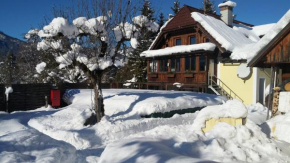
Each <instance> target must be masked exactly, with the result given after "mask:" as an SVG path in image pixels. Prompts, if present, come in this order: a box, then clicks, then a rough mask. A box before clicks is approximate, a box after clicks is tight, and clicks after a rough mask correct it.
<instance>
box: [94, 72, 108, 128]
mask: <svg viewBox="0 0 290 163" xmlns="http://www.w3.org/2000/svg"><path fill="white" fill-rule="evenodd" d="M94 92H95V99H94V101H95V102H94V109H95V112H96V118H97V123H98V122H100V121H101V119H102V117H103V116H104V115H105V109H104V98H103V93H102V87H101V75H98V79H97V82H96V83H95V85H94Z"/></svg>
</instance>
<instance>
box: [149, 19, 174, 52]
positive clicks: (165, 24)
mask: <svg viewBox="0 0 290 163" xmlns="http://www.w3.org/2000/svg"><path fill="white" fill-rule="evenodd" d="M172 19H173V18H170V19H169V20H167V21H166V22H165V23H164V24H163V26H162V27H160V31H159V33H158V34H157V36H156V37H155V39H154V40H153V42H152V44H151V45H150V47H149V49H151V48H152V47H153V45H154V44H155V42H156V41H157V40H158V38H159V36H160V35H161V33H162V30H163V29H164V28H165V27H166V26H167V24H168V23H169V22H170V21H171V20H172Z"/></svg>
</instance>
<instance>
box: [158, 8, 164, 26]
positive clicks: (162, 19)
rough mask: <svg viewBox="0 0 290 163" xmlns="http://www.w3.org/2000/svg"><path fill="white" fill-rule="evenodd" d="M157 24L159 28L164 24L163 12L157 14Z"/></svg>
mask: <svg viewBox="0 0 290 163" xmlns="http://www.w3.org/2000/svg"><path fill="white" fill-rule="evenodd" d="M158 25H159V27H160V28H161V27H162V26H163V25H164V14H163V12H161V13H160V15H159V20H158Z"/></svg>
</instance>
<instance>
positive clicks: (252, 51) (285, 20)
mask: <svg viewBox="0 0 290 163" xmlns="http://www.w3.org/2000/svg"><path fill="white" fill-rule="evenodd" d="M289 22H290V10H288V11H287V13H286V14H285V15H284V16H283V17H282V18H281V19H280V20H279V21H278V23H277V24H275V25H274V26H273V27H272V28H271V30H269V32H268V33H267V34H266V35H265V36H264V37H263V38H261V40H260V41H259V42H258V43H256V44H254V45H251V47H250V48H247V49H246V50H245V51H244V52H243V53H242V54H240V53H239V52H237V53H236V54H234V53H233V54H232V55H231V58H232V59H247V61H248V62H250V61H251V60H252V59H253V58H254V57H255V56H256V55H257V54H258V53H259V52H261V50H262V49H264V48H265V47H266V46H267V45H268V44H269V43H270V42H271V41H272V40H273V39H274V38H275V37H276V36H277V35H278V34H279V33H280V32H281V31H282V30H283V29H284V28H285V26H286V25H287V24H289Z"/></svg>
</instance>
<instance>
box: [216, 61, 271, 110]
mask: <svg viewBox="0 0 290 163" xmlns="http://www.w3.org/2000/svg"><path fill="white" fill-rule="evenodd" d="M242 64H245V63H242ZM240 65H241V63H220V64H219V71H220V72H219V78H220V79H221V81H223V82H224V83H225V84H226V85H227V86H228V87H229V88H230V89H231V90H232V91H233V92H235V93H236V94H237V95H238V96H239V97H240V98H241V99H242V100H243V101H244V104H246V105H249V104H253V103H256V102H257V101H258V97H259V96H258V95H259V92H258V91H259V89H258V88H259V78H260V77H264V78H265V79H266V84H265V87H266V86H267V85H268V84H269V83H270V75H271V69H259V68H251V74H250V76H249V77H248V78H247V79H241V78H239V77H238V76H237V69H238V67H239V66H240ZM255 69H256V70H255ZM255 71H256V75H257V76H256V79H255ZM255 82H256V83H255ZM224 89H225V90H226V91H227V92H228V93H229V89H227V88H226V87H224ZM232 97H233V98H234V95H233V96H232ZM237 99H238V98H237Z"/></svg>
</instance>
